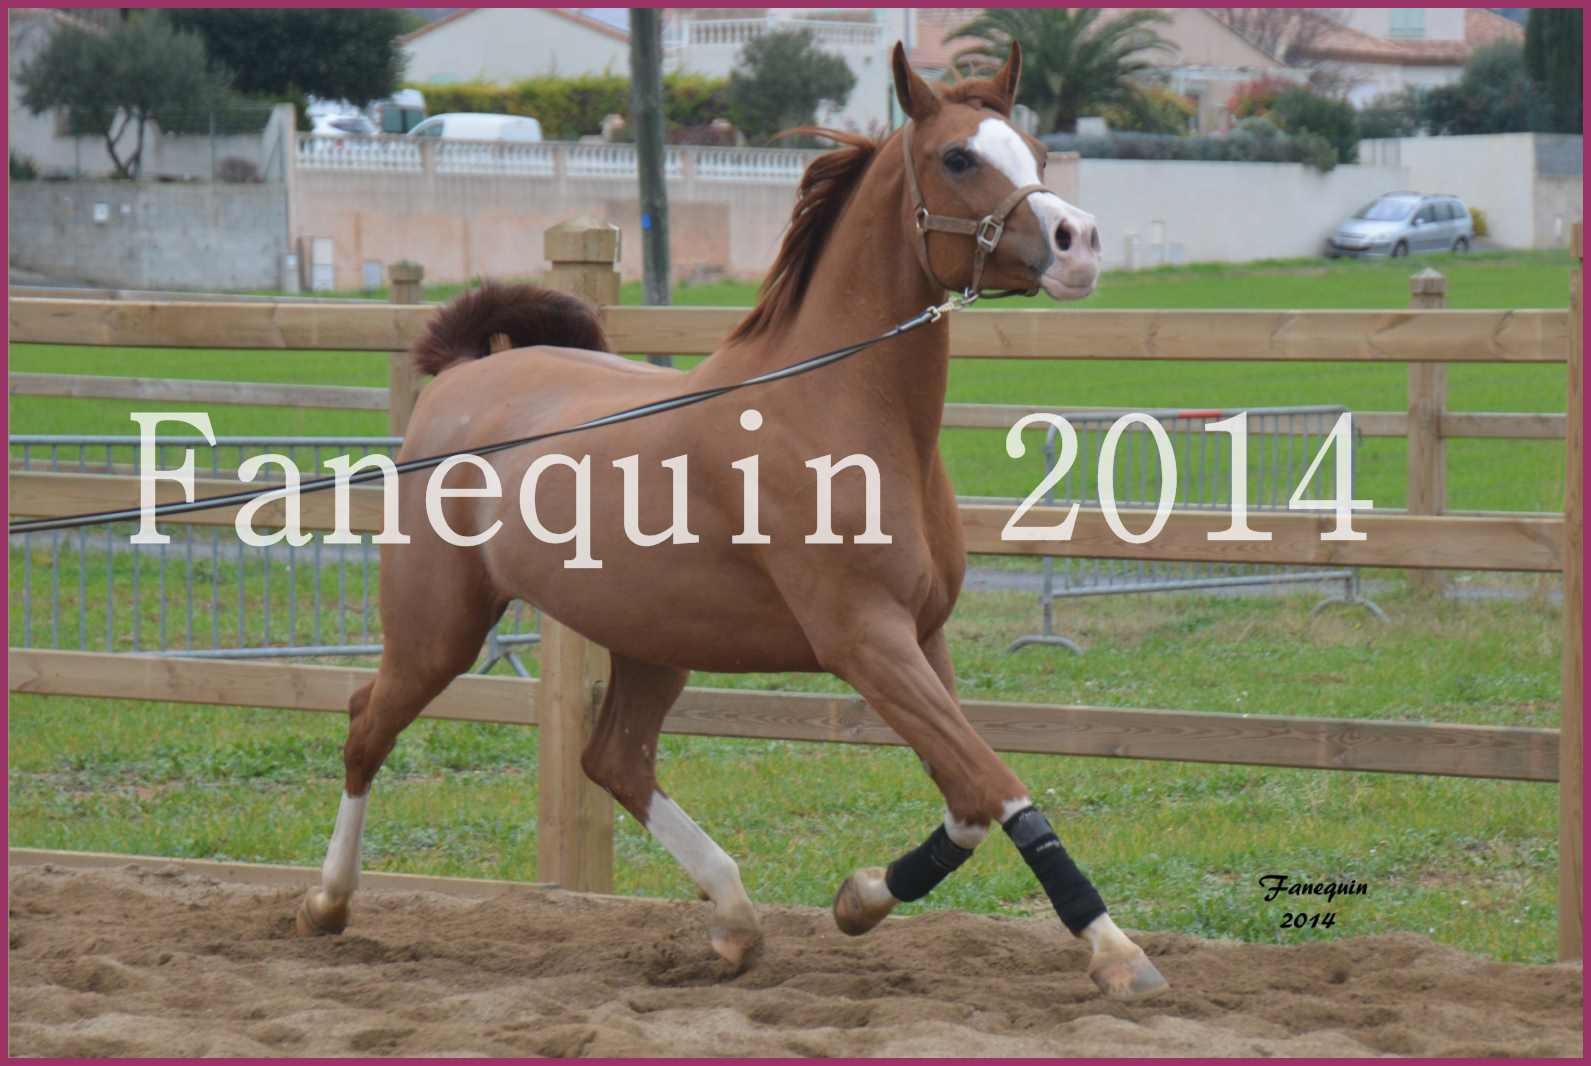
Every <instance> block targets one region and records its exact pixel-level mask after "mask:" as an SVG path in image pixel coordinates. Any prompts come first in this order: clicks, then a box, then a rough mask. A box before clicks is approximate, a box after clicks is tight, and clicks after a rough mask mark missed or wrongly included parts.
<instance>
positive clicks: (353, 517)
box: [10, 470, 1565, 573]
mask: <svg viewBox="0 0 1591 1066" xmlns="http://www.w3.org/2000/svg"><path fill="white" fill-rule="evenodd" d="M321 473H324V471H321ZM411 476H412V475H411ZM238 489H239V483H238V482H237V481H229V480H226V479H221V478H195V479H194V495H195V497H196V498H198V497H205V496H220V495H223V494H225V493H229V492H236V491H238ZM511 489H512V487H510V490H511ZM138 492H139V481H138V478H137V477H135V476H132V475H128V474H61V473H53V472H46V471H33V470H13V471H11V500H10V509H11V514H12V515H13V516H16V517H22V516H26V517H30V518H55V517H61V516H65V515H74V514H88V513H93V512H99V511H110V510H118V509H121V508H127V507H137V506H138ZM348 493H349V497H348V514H349V529H350V531H352V532H354V533H375V532H379V531H380V530H381V528H382V526H381V523H382V504H381V500H382V493H381V490H380V489H378V488H373V487H366V486H358V485H356V486H353V487H352V488H350V489H349V490H348ZM155 498H156V501H157V502H159V503H168V502H178V501H182V500H185V499H186V496H185V495H184V493H183V491H182V487H181V486H180V485H178V484H176V483H175V482H172V481H164V480H162V481H159V482H156V485H155ZM334 502H335V501H334V498H333V496H332V494H331V493H324V492H323V493H315V494H312V495H306V496H303V497H302V498H301V499H300V501H299V509H300V516H299V518H300V523H299V524H300V528H302V529H305V530H310V531H317V532H325V531H330V530H332V529H335V528H336V526H335V523H334V510H333V506H334ZM240 509H241V508H240V507H239V506H231V507H216V508H213V509H211V510H206V511H194V512H192V513H190V514H183V515H172V516H170V517H169V518H163V519H162V520H161V521H163V522H168V521H169V522H171V523H174V524H179V525H201V526H230V525H232V524H233V522H234V521H235V519H236V517H237V514H238V511H239V510H240ZM1015 509H1016V508H1015V505H1014V504H1011V503H1008V502H1007V503H963V504H961V505H960V512H961V523H962V529H963V532H964V535H965V538H966V543H967V550H968V551H969V552H974V553H978V554H986V555H1030V556H1046V555H1047V556H1052V557H1060V556H1079V557H1083V558H1090V559H1146V560H1149V559H1158V560H1165V561H1175V562H1240V563H1278V564H1291V565H1312V566H1396V567H1407V568H1411V569H1431V568H1441V569H1463V570H1497V571H1509V570H1514V571H1525V572H1538V573H1554V572H1557V571H1560V570H1562V569H1563V566H1564V562H1565V560H1564V554H1563V538H1564V530H1563V520H1562V519H1561V518H1560V517H1559V516H1557V515H1522V514H1507V513H1489V514H1477V515H1452V514H1448V515H1430V516H1427V515H1409V514H1404V513H1402V512H1398V511H1361V512H1358V513H1357V514H1356V515H1355V516H1354V528H1355V529H1356V530H1359V531H1361V532H1363V533H1364V534H1365V539H1364V540H1353V541H1328V540H1322V539H1321V537H1322V536H1323V535H1324V534H1325V533H1327V532H1328V531H1330V530H1331V529H1333V528H1334V527H1335V525H1336V519H1335V518H1333V517H1332V516H1330V515H1325V514H1309V513H1301V512H1276V511H1256V512H1252V513H1251V514H1250V515H1249V526H1250V528H1252V529H1253V530H1255V532H1259V533H1270V534H1271V538H1272V539H1271V540H1268V541H1253V542H1232V541H1212V540H1209V539H1208V534H1210V533H1212V532H1215V531H1217V530H1221V529H1225V528H1226V527H1227V525H1228V524H1229V523H1230V521H1231V517H1230V515H1228V514H1227V513H1226V512H1224V511H1207V510H1182V511H1172V513H1171V515H1170V516H1169V517H1168V518H1167V519H1166V524H1165V528H1164V529H1163V530H1162V531H1161V533H1160V535H1159V536H1157V537H1156V538H1155V539H1154V540H1153V541H1151V542H1149V543H1147V544H1131V543H1128V542H1127V541H1123V540H1120V539H1119V538H1117V536H1116V535H1115V534H1114V533H1113V532H1112V531H1111V529H1110V527H1109V525H1108V524H1107V523H1106V521H1105V516H1104V514H1103V513H1102V512H1101V511H1100V510H1099V508H1097V507H1079V508H1078V511H1077V521H1076V523H1075V525H1074V527H1073V529H1072V536H1071V538H1070V539H1069V540H1066V541H1059V540H1043V541H1019V540H1006V539H1004V538H1003V536H1002V533H1003V531H1004V529H1005V526H1006V523H1007V522H1008V521H1010V518H1011V515H1012V513H1013V512H1014V511H1015ZM284 513H285V509H284V506H283V504H282V502H281V501H280V500H277V501H275V502H272V503H268V504H265V505H263V506H261V507H260V509H259V511H258V512H257V519H256V524H257V526H258V527H259V528H260V529H262V530H264V529H270V528H280V526H281V523H282V522H283V520H284ZM1119 513H1120V516H1121V521H1122V524H1123V525H1124V526H1126V528H1128V529H1146V528H1148V526H1149V524H1150V521H1151V520H1152V518H1153V512H1151V511H1146V510H1141V509H1136V508H1125V507H1124V508H1122V509H1121V510H1120V512H1119ZM1065 514H1066V512H1065V511H1064V510H1063V509H1062V508H1059V507H1035V508H1033V509H1032V510H1031V511H1029V512H1028V513H1027V514H1026V515H1025V516H1024V518H1023V521H1022V525H1023V526H1032V527H1039V526H1053V525H1055V524H1057V523H1059V522H1060V521H1061V520H1062V519H1063V518H1064V517H1065Z"/></svg>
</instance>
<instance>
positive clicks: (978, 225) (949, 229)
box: [900, 122, 1050, 297]
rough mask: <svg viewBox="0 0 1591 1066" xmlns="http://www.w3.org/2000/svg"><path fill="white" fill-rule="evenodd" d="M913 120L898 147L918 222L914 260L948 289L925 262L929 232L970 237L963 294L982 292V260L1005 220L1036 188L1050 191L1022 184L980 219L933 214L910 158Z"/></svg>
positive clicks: (1007, 292) (995, 294) (1012, 293)
mask: <svg viewBox="0 0 1591 1066" xmlns="http://www.w3.org/2000/svg"><path fill="white" fill-rule="evenodd" d="M912 125H913V124H912V123H911V122H907V123H906V125H904V126H902V127H901V131H900V143H901V149H902V150H903V151H904V152H905V153H906V186H907V188H908V189H909V190H910V191H911V198H912V221H913V222H914V223H916V226H917V239H916V240H915V241H914V242H912V247H913V248H914V249H915V250H916V252H917V262H919V263H921V264H922V268H923V273H925V274H927V275H928V278H929V280H931V281H932V282H933V283H934V284H935V285H937V286H939V287H940V288H941V289H946V290H948V289H950V288H951V286H949V285H946V284H945V283H944V282H942V281H940V280H939V275H937V274H935V273H934V268H933V267H932V266H931V265H930V264H929V262H928V232H929V231H930V230H938V231H940V232H941V233H954V234H957V235H959V236H962V237H971V238H972V240H973V244H974V246H975V247H974V248H973V252H972V284H970V285H968V286H967V287H966V288H965V289H964V290H963V292H964V293H966V294H969V295H971V294H977V295H979V296H982V295H984V292H983V290H982V289H981V288H980V287H979V283H980V282H982V281H983V264H984V260H986V259H987V258H988V257H989V256H990V255H992V254H994V250H995V249H996V248H998V247H999V245H1000V238H1001V237H1003V236H1004V235H1005V220H1006V219H1007V218H1009V217H1010V215H1011V212H1012V211H1015V210H1016V209H1017V206H1018V205H1019V204H1021V203H1022V202H1023V201H1024V200H1026V199H1027V198H1028V197H1029V196H1032V195H1033V194H1034V193H1036V192H1049V191H1050V190H1049V188H1048V187H1047V186H1044V185H1024V186H1022V187H1021V188H1018V189H1012V190H1011V191H1010V192H1009V193H1008V194H1007V195H1006V197H1005V199H1003V200H1001V201H1000V202H999V203H998V204H996V205H995V207H994V210H992V211H990V212H989V213H988V214H987V215H984V216H983V217H982V218H980V219H976V220H974V219H970V218H951V217H950V216H948V215H935V214H932V213H930V212H929V210H928V206H927V205H926V204H924V203H923V191H922V188H921V187H920V186H918V184H917V165H916V163H915V162H914V161H913V159H912ZM1038 291H1039V286H1038V285H1034V286H1033V287H1032V288H1031V289H1002V290H1000V291H999V292H992V293H989V294H988V295H989V296H992V297H1001V296H1015V295H1017V294H1018V293H1020V294H1022V295H1024V296H1032V295H1033V294H1035V293H1037V292H1038Z"/></svg>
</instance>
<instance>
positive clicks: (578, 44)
mask: <svg viewBox="0 0 1591 1066" xmlns="http://www.w3.org/2000/svg"><path fill="white" fill-rule="evenodd" d="M398 42H399V43H400V44H401V45H402V46H403V54H404V56H405V57H406V58H407V60H408V66H407V68H406V70H405V72H404V76H405V78H406V79H407V80H408V81H410V82H415V83H422V84H423V83H431V84H445V83H447V82H458V81H484V82H493V83H496V84H499V85H507V84H509V83H511V82H516V81H522V80H524V79H525V78H534V77H539V76H542V75H558V76H561V77H578V76H581V75H587V74H618V75H622V76H624V77H628V76H629V73H630V35H629V33H628V32H627V31H626V30H623V29H620V28H619V27H618V26H616V25H614V24H613V23H612V22H610V21H608V20H604V19H597V18H592V17H590V16H588V15H584V14H582V13H581V12H579V11H577V10H575V9H573V8H563V7H539V8H538V7H471V8H462V9H460V10H457V11H454V12H453V13H451V14H448V15H444V16H442V17H441V18H439V19H436V20H435V21H433V22H430V23H427V24H426V25H424V26H422V27H420V28H419V29H417V30H415V31H413V32H412V33H407V34H404V35H403V36H402V37H399V38H398Z"/></svg>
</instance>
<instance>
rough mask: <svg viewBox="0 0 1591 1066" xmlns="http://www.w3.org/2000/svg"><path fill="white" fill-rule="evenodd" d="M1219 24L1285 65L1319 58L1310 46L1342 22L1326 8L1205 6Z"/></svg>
mask: <svg viewBox="0 0 1591 1066" xmlns="http://www.w3.org/2000/svg"><path fill="white" fill-rule="evenodd" d="M1204 10H1205V11H1206V12H1208V13H1209V14H1210V16H1211V17H1212V18H1214V19H1215V20H1216V21H1217V22H1219V23H1221V25H1223V26H1225V27H1226V28H1227V29H1229V30H1231V31H1232V32H1233V33H1235V34H1237V35H1238V36H1239V37H1241V38H1243V39H1244V40H1245V41H1247V42H1248V43H1249V44H1252V45H1253V46H1254V47H1255V48H1258V49H1259V50H1260V51H1262V52H1264V53H1265V54H1266V55H1269V56H1273V57H1275V58H1276V59H1279V60H1281V61H1282V62H1283V63H1286V64H1287V65H1288V66H1309V65H1312V64H1314V63H1317V62H1319V60H1318V59H1317V58H1316V57H1315V56H1314V54H1313V52H1314V47H1315V45H1317V44H1319V43H1320V40H1321V38H1322V37H1324V36H1325V35H1326V34H1328V33H1330V32H1331V31H1332V30H1334V29H1336V28H1337V27H1338V26H1340V25H1342V13H1341V12H1340V11H1336V10H1333V9H1330V8H1301V7H1207V8H1205V9H1204Z"/></svg>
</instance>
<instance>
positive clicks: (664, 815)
mask: <svg viewBox="0 0 1591 1066" xmlns="http://www.w3.org/2000/svg"><path fill="white" fill-rule="evenodd" d="M646 828H647V830H648V831H649V832H650V833H651V834H652V835H653V836H655V837H657V839H658V842H659V843H660V844H662V845H663V846H664V847H665V848H667V849H668V852H669V854H670V855H672V856H674V858H675V859H676V860H678V862H679V864H680V865H681V866H683V867H685V872H686V873H688V874H690V875H691V878H692V880H694V881H695V882H696V884H697V885H699V886H700V887H701V890H702V891H703V892H706V893H707V894H708V895H709V896H710V897H712V900H713V902H714V903H717V904H727V903H732V902H735V901H737V899H745V898H746V890H745V889H744V888H742V887H741V884H740V867H738V866H736V865H735V860H734V859H731V858H730V857H729V856H728V854H726V853H725V852H724V849H723V848H721V847H719V846H718V845H717V844H716V843H714V842H713V838H712V837H710V836H708V835H707V834H706V833H705V832H703V831H702V827H701V826H699V825H697V824H696V823H695V822H694V821H693V820H692V819H691V816H690V815H688V814H686V813H685V812H684V811H683V810H682V809H681V808H680V805H679V804H677V803H675V802H674V801H673V800H671V799H669V798H668V797H667V796H665V795H664V794H663V793H661V792H653V793H652V804H651V806H650V807H649V808H648V809H647V815H646Z"/></svg>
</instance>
